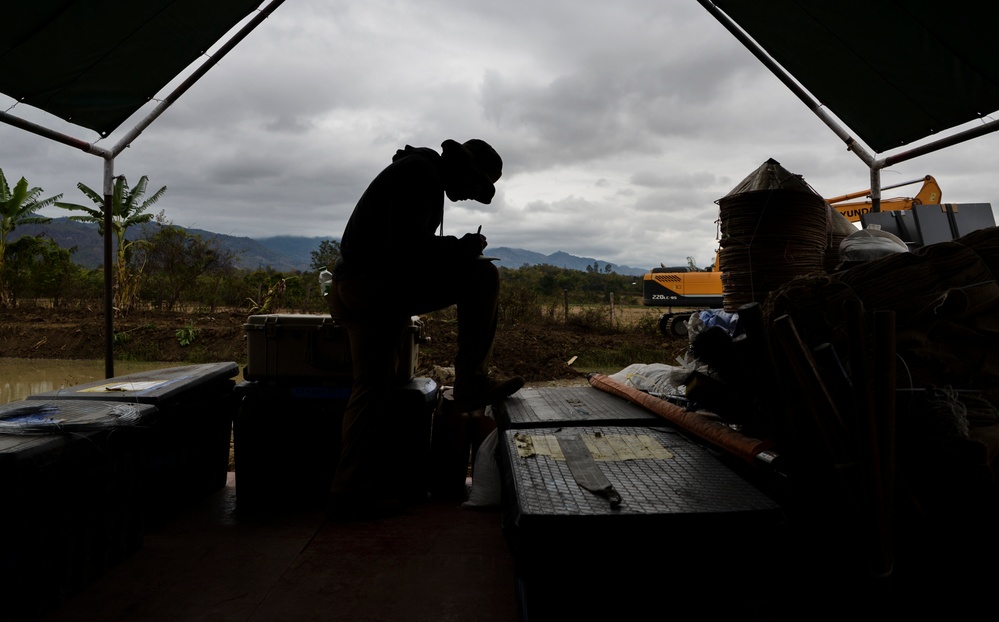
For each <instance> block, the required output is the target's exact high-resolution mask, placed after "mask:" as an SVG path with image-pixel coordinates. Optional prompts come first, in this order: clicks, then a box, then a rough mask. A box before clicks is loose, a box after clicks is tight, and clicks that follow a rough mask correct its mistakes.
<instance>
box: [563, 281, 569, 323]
mask: <svg viewBox="0 0 999 622" xmlns="http://www.w3.org/2000/svg"><path fill="white" fill-rule="evenodd" d="M562 306H563V307H564V308H565V323H566V324H568V323H569V290H568V289H563V290H562Z"/></svg>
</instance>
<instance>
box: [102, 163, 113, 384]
mask: <svg viewBox="0 0 999 622" xmlns="http://www.w3.org/2000/svg"><path fill="white" fill-rule="evenodd" d="M113 181H114V156H110V157H106V158H104V377H105V378H114V278H113V277H114V274H113V269H112V265H113V264H112V262H113V258H114V255H113V253H112V252H111V251H112V249H111V237H112V236H111V227H112V226H113V225H114V218H113V216H114V214H113V211H114V196H113V194H114V183H113Z"/></svg>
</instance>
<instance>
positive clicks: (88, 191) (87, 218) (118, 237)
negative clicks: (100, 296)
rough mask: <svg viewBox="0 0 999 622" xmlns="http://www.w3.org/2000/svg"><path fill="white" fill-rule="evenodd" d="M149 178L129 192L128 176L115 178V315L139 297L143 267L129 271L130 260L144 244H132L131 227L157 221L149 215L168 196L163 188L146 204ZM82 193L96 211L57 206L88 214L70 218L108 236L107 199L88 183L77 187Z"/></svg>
mask: <svg viewBox="0 0 999 622" xmlns="http://www.w3.org/2000/svg"><path fill="white" fill-rule="evenodd" d="M148 183H149V178H148V177H147V176H146V175H143V176H142V177H141V178H139V182H138V183H137V184H135V187H134V188H129V185H128V180H126V179H125V176H124V175H119V176H118V177H116V178H115V183H114V188H113V191H112V195H111V232H112V234H114V237H115V243H116V262H115V270H114V274H115V279H114V306H115V311H117V312H120V313H124V312H127V311H128V310H129V309H131V307H132V305H133V304H134V302H135V300H136V298H137V296H138V283H139V280H140V278H141V275H142V269H141V267H140V268H138V269H136V270H134V271H133V270H131V269H130V267H129V257H130V255H131V253H130V250H131V247H132V245H134V244H141V243H142V241H141V240H133V241H129V240H128V239H127V238H126V233H127V232H128V229H129V228H130V227H133V226H135V225H141V224H145V223H147V222H150V221H151V220H153V219H154V218H155V215H154V214H147V213H145V212H146V210H147V209H149V208H150V207H152V205H153V204H155V203H156V202H157V201H159V200H160V198H161V197H162V196H163V195H164V194H165V193H166V186H163V187H162V188H160V189H159V190H157V191H156V192H155V193H153V194H152V195H151V196H149V197H148V198H146V199H145V200H143V197H144V196H145V194H146V186H147V185H148ZM76 187H77V188H79V189H80V192H82V193H83V194H85V195H86V196H87V197H89V198H90V200H91V201H93V203H94V204H95V205H96V207H89V206H86V205H79V204H76V203H62V202H58V203H56V204H55V205H56V206H57V207H61V208H63V209H67V210H71V211H80V212H85V214H86V215H84V216H70V217H69V219H70V220H75V221H78V222H89V223H95V224H96V225H97V233H98V234H100V235H101V237H103V236H104V234H105V231H104V195H103V194H101V193H99V192H97V191H95V190H93V189H92V188H90V187H88V186H87V185H86V184H84V183H82V182H81V183H78V184H76Z"/></svg>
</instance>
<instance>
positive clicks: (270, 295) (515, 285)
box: [0, 169, 641, 319]
mask: <svg viewBox="0 0 999 622" xmlns="http://www.w3.org/2000/svg"><path fill="white" fill-rule="evenodd" d="M148 183H149V180H148V178H147V177H146V176H143V177H142V178H140V180H139V181H138V182H137V183H136V184H135V186H134V187H133V186H129V184H128V181H127V180H126V178H125V177H124V176H119V177H117V178H115V182H114V187H113V194H112V230H111V232H110V233H111V236H112V242H113V244H112V247H113V253H114V256H113V261H114V265H113V267H112V275H113V306H114V312H115V314H117V315H123V314H127V313H129V312H131V311H132V310H135V309H164V310H181V309H183V310H190V309H196V310H199V311H205V312H214V311H216V310H221V309H226V310H244V311H246V312H247V313H251V314H252V313H268V312H276V311H278V310H282V311H285V310H291V311H295V312H324V311H325V310H326V305H325V301H324V300H323V296H322V293H321V291H320V286H319V280H318V275H319V272H320V271H322V270H324V269H326V268H327V267H330V268H331V267H332V265H333V263H334V262H335V261H336V258H337V257H338V256H339V243H338V242H336V241H331V240H324V241H321V242H320V244H319V246H318V247H317V248H316V249H315V250H314V251H312V253H311V261H310V271H308V272H302V271H296V272H278V271H276V270H273V269H269V268H258V269H256V270H247V269H240V268H237V267H236V259H237V257H236V256H235V255H234V254H233V253H232V252H231V251H229V250H226V249H224V248H222V246H221V244H219V242H218V241H217V240H216V239H215V238H207V239H206V238H202V236H200V235H199V234H194V233H190V232H188V231H186V230H185V229H183V228H181V227H177V226H174V225H173V224H172V223H171V222H170V221H168V220H167V219H166V217H165V215H164V213H163V212H162V211H161V212H159V214H156V215H154V214H151V213H149V212H148V211H147V210H148V209H149V208H150V207H152V206H153V205H154V204H155V203H156V202H157V201H158V200H159V199H160V198H162V196H163V195H164V194H165V193H166V191H167V188H166V186H163V187H161V188H159V189H158V190H156V191H155V192H153V193H152V194H149V195H147V190H148ZM77 188H78V189H79V190H80V191H81V193H83V194H84V195H85V196H86V197H87V198H88V199H90V201H91V203H92V205H85V204H78V203H70V202H64V201H60V199H61V198H62V196H61V195H56V196H52V197H48V198H43V194H44V192H43V190H42V189H40V188H32V187H30V186H29V184H28V182H27V181H26V180H25V179H24V178H23V177H22V178H21V179H20V180H19V181H18V182H17V184H15V185H14V186H13V187H11V186H10V185H9V184H8V183H7V180H6V178H5V176H4V173H3V170H2V169H0V308H2V307H14V306H21V305H25V304H36V301H38V300H45V301H47V303H48V304H51V305H53V306H55V307H62V306H74V305H75V306H79V305H86V306H90V307H93V306H94V305H101V304H103V296H104V294H103V292H104V290H103V287H104V285H103V282H104V281H103V279H104V273H103V270H102V269H87V268H84V267H83V266H80V265H79V264H76V263H75V262H74V261H73V254H74V253H75V252H76V248H75V247H73V248H61V247H60V246H59V245H58V244H56V242H55V241H54V240H52V239H51V238H49V237H46V236H45V234H44V233H43V234H41V235H38V236H22V237H20V238H18V239H17V240H16V241H13V242H9V243H8V239H9V235H10V233H12V232H13V231H14V229H16V227H17V226H18V225H24V224H45V223H46V222H48V221H49V220H51V219H48V218H45V217H41V216H39V215H38V214H37V212H38V211H39V210H41V209H43V208H45V207H49V206H53V205H54V206H56V207H59V208H62V209H66V210H69V211H73V212H77V213H78V215H74V216H71V217H70V218H71V219H72V220H77V221H81V222H90V223H96V224H97V227H98V231H97V232H98V235H101V236H102V237H103V236H104V235H105V234H106V233H107V232H105V231H104V215H103V206H104V197H103V195H101V194H100V193H98V192H96V191H94V190H92V189H91V188H89V187H87V186H86V185H84V184H82V183H80V184H77ZM418 270H419V266H418V265H417V266H415V267H414V271H418ZM393 278H397V276H390V275H386V288H387V289H388V288H390V287H391V281H392V279H393ZM500 278H501V281H502V283H503V287H502V289H501V307H505V310H504V312H505V313H507V314H509V313H526V314H528V315H533V314H535V313H537V314H540V315H554V314H555V312H556V311H555V310H556V309H558V308H561V307H562V306H563V305H566V304H572V305H580V304H595V303H601V302H606V301H607V300H608V298H609V297H611V296H612V295H613V296H614V297H616V299H617V300H618V301H619V303H620V304H635V303H637V302H638V301H639V300H640V296H641V289H640V288H641V285H640V283H639V282H637V281H636V279H635V278H634V277H631V276H623V275H618V274H615V273H613V272H608V271H606V270H604V271H601V270H599V269H597V268H593V269H588V270H587V271H585V272H583V271H580V270H570V269H565V268H557V267H555V266H549V265H534V266H523V267H521V268H519V269H515V270H513V269H508V268H500ZM387 304H388V303H387ZM515 307H516V308H518V309H520V310H519V311H514V308H515ZM525 319H526V318H525Z"/></svg>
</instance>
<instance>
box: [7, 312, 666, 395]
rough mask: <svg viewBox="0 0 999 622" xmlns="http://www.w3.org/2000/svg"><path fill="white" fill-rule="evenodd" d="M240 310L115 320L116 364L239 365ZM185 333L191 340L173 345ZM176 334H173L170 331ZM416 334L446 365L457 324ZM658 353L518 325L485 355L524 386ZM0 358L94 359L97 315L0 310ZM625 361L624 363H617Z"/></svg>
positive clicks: (100, 340) (428, 354) (639, 339)
mask: <svg viewBox="0 0 999 622" xmlns="http://www.w3.org/2000/svg"><path fill="white" fill-rule="evenodd" d="M246 318H247V316H246V313H245V312H241V311H237V312H230V311H226V312H219V313H213V314H204V313H195V314H192V313H186V312H166V311H136V312H132V313H130V314H129V315H127V316H126V317H123V318H117V319H116V320H115V323H114V332H115V334H116V335H117V341H116V344H115V359H116V360H149V361H167V362H178V363H204V362H211V361H235V362H237V363H239V364H240V365H243V364H245V363H246V356H247V355H246V343H245V338H244V336H245V327H244V325H245V323H246ZM192 330H193V334H194V339H193V341H191V343H189V344H188V345H181V340H182V339H181V338H182V337H183V336H185V334H187V335H189V334H190V333H191V331H192ZM178 331H179V332H178ZM424 334H425V336H427V337H429V338H430V341H429V343H426V344H424V345H422V346H421V348H420V369H419V370H418V373H420V374H421V375H432V376H435V377H436V374H434V373H432V372H433V370H434V368H435V367H447V366H450V365H451V361H452V360H453V357H454V352H455V343H456V338H457V326H456V325H455V323H454V321H453V320H450V319H448V318H446V317H445V318H442V319H438V318H436V317H434V316H428V317H426V318H424ZM625 347H630V348H643V349H646V350H648V349H653V350H656V349H658V350H661V351H662V358H661V359H660V360H659V361H652V360H645V361H631V362H642V363H651V362H671V361H673V360H674V357H675V352H676V351H677V350H678V349H681V350H682V348H683V347H684V345H683V344H677V343H675V342H670V341H668V340H665V339H663V338H662V337H659V336H656V335H649V334H648V333H647V332H646V333H643V332H641V331H638V330H627V329H624V330H619V331H614V332H611V331H609V330H603V331H600V330H593V329H589V328H584V327H580V326H566V325H562V324H558V323H551V324H521V325H518V326H515V327H500V329H499V331H498V333H497V337H496V342H495V346H494V351H493V372H494V373H495V374H497V375H500V376H505V375H513V374H519V375H521V376H523V377H524V378H525V379H526V380H527V381H528V382H531V383H544V382H554V381H571V380H573V379H580V378H582V377H583V373H582V372H581V371H580V370H579V369H578V368H577V367H575V366H570V365H568V364H567V362H568V361H569V360H570V359H571V358H572V357H574V356H578V357H580V359H585V355H586V354H587V352H591V351H608V350H610V351H613V350H618V349H621V348H625ZM0 356H4V357H18V358H54V359H102V358H103V357H104V316H103V314H102V313H101V310H100V308H94V309H49V308H39V307H33V308H17V309H0ZM626 364H628V363H627V362H624V363H623V364H622V367H623V366H624V365H626Z"/></svg>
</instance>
